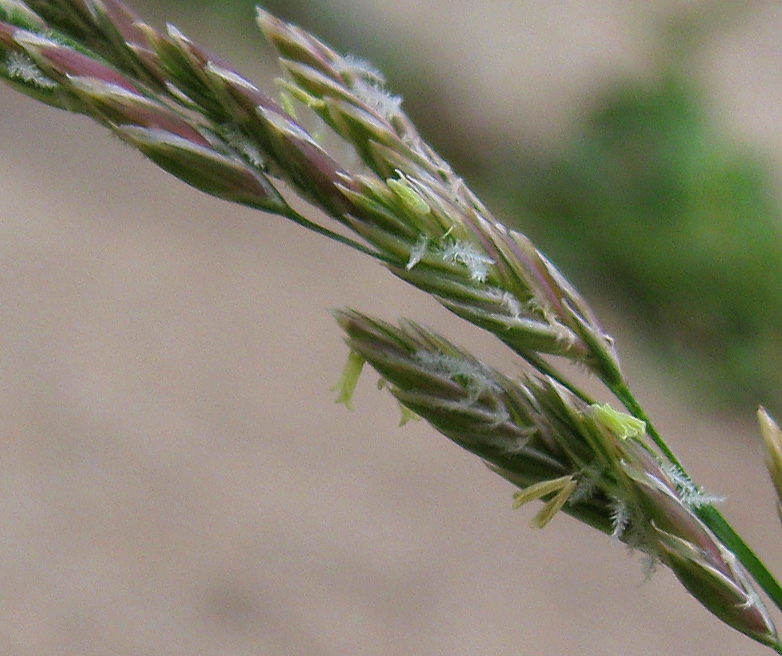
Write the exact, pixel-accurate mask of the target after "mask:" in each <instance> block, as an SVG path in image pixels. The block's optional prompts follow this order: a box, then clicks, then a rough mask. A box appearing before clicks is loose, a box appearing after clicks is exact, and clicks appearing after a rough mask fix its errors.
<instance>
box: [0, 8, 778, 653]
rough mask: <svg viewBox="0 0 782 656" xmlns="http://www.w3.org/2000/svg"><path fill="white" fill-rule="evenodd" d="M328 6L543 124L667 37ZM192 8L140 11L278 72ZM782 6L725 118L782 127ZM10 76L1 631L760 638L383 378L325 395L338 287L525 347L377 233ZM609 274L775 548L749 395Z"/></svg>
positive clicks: (378, 305) (696, 469) (544, 648)
mask: <svg viewBox="0 0 782 656" xmlns="http://www.w3.org/2000/svg"><path fill="white" fill-rule="evenodd" d="M329 4H333V11H334V12H341V13H342V14H344V15H345V16H346V17H348V16H350V15H352V13H356V14H357V15H359V16H360V17H363V18H362V20H365V21H370V20H371V21H374V23H375V24H376V25H381V26H382V29H383V30H384V31H398V33H399V37H398V38H399V41H400V43H402V44H404V47H405V48H408V47H413V46H414V45H416V44H417V45H418V46H419V47H420V48H421V56H436V57H437V58H438V60H439V62H440V63H439V64H438V68H439V69H440V70H441V71H442V75H443V79H444V80H450V82H448V88H449V89H450V90H451V93H452V98H451V102H456V100H454V99H458V98H462V99H464V104H463V105H462V106H459V105H457V110H456V113H459V112H461V113H463V114H464V116H465V125H468V124H469V123H470V122H475V123H478V124H480V127H479V129H482V130H486V131H487V133H489V132H491V133H500V132H501V131H507V132H506V134H507V139H508V140H512V139H514V138H515V136H514V125H518V124H522V123H523V124H524V125H525V126H528V125H530V123H531V122H533V123H534V122H537V123H538V125H539V128H538V129H537V133H538V134H539V135H540V139H541V140H542V141H546V140H548V139H557V138H558V135H559V134H560V133H561V132H563V131H566V130H568V129H569V125H570V122H571V121H572V120H573V116H572V112H571V111H570V109H571V108H572V107H577V106H578V103H579V102H581V101H582V100H583V98H582V96H583V95H584V94H586V93H587V92H588V89H590V88H591V87H592V85H593V84H594V83H596V82H599V80H600V79H601V76H604V75H605V74H606V72H607V71H610V70H615V69H616V68H619V69H621V68H622V67H628V68H629V69H633V68H634V67H638V68H642V67H643V66H644V61H645V59H644V58H645V57H646V56H647V55H648V52H647V47H648V39H647V37H646V30H647V29H648V21H649V20H651V19H650V15H651V14H650V12H648V11H646V10H644V9H643V8H642V7H641V6H642V5H644V4H645V3H627V6H623V3H619V4H617V3H610V2H586V1H584V2H580V1H573V2H563V3H552V4H551V5H550V6H549V5H548V3H540V6H539V5H538V3H527V2H518V3H515V2H499V1H496V2H482V3H469V2H463V1H462V2H456V1H453V0H452V1H451V2H445V1H440V2H421V3H391V4H386V5H378V6H375V5H374V4H372V3H359V2H356V3H355V7H354V8H352V9H351V8H350V3H349V2H347V1H346V0H343V1H342V2H336V1H335V2H333V3H328V2H325V1H324V2H321V3H319V5H320V6H321V7H324V6H328V5H329ZM544 4H545V5H547V8H546V9H543V8H542V5H544ZM679 4H682V3H679ZM689 4H690V5H692V4H694V3H689ZM677 6H679V5H678V4H677V3H673V2H671V3H667V4H666V3H660V6H659V7H658V8H657V9H658V10H659V11H668V10H670V11H674V10H675V9H676V8H677ZM478 7H480V10H479V9H478ZM139 8H140V9H143V7H141V6H139ZM321 10H322V9H321ZM172 11H173V10H172ZM176 11H177V12H179V13H172V12H170V13H168V14H166V15H162V14H161V12H160V11H157V10H156V11H153V13H152V16H153V18H156V19H157V20H158V23H157V24H158V25H160V24H161V19H168V20H171V21H172V22H174V23H176V24H177V25H179V26H180V27H182V28H183V29H185V30H186V31H187V32H189V33H190V34H191V35H192V36H193V37H195V38H197V39H198V40H200V41H202V42H205V43H206V44H207V45H209V46H210V47H211V48H212V49H214V50H218V51H220V52H222V53H224V54H226V55H228V56H229V58H231V59H233V60H234V61H238V62H239V63H240V64H241V65H242V66H243V68H244V70H249V72H250V74H253V73H256V74H263V73H262V72H261V67H260V65H259V64H258V62H257V61H254V58H255V57H258V56H259V55H258V54H256V53H253V52H250V51H246V50H243V49H242V48H243V46H242V44H241V43H239V42H238V41H239V40H238V39H233V38H231V37H232V35H231V34H230V33H229V32H227V31H221V27H220V24H219V15H215V14H214V13H209V12H207V11H206V10H204V13H203V14H201V15H199V14H194V13H193V12H192V11H186V10H185V9H181V10H179V9H177V10H176ZM248 20H249V17H248ZM645 21H646V22H645ZM357 29H360V25H359V27H358V28H357ZM781 31H782V14H781V13H780V12H779V10H778V8H776V5H775V4H768V5H764V4H759V5H758V6H757V8H756V9H755V10H753V12H751V13H750V15H749V16H748V17H747V18H745V19H744V20H743V21H742V22H741V23H740V24H737V26H736V27H735V29H734V30H728V31H727V32H726V33H725V34H723V36H722V38H721V40H720V42H719V43H714V44H711V45H709V46H708V47H706V48H705V49H704V53H705V54H704V57H703V62H702V65H703V70H704V74H705V79H707V80H708V81H709V84H710V85H711V87H710V88H711V89H712V92H713V94H714V97H715V98H717V99H719V102H718V103H716V104H715V116H716V117H717V118H718V119H719V118H720V117H721V118H722V119H723V120H726V121H729V122H730V125H732V127H733V128H734V129H735V130H736V131H737V134H740V136H741V137H742V138H745V139H749V140H751V141H753V142H754V143H756V144H759V145H763V147H765V148H766V149H768V152H769V153H770V155H771V156H773V155H774V151H776V153H782V136H780V135H781V134H782V133H780V131H779V130H778V126H779V125H780V124H782V109H780V108H782V102H780V101H781V100H782V64H780V61H782V59H780V54H782V53H781V52H780V45H779V41H778V38H777V36H778V34H779V33H780V32H781ZM465 43H470V44H471V45H476V47H477V51H476V50H473V49H472V47H469V48H468V47H466V46H465V45H464V44H465ZM370 45H371V44H370ZM257 53H263V56H264V57H267V56H268V51H265V50H262V49H260V48H259V50H258V51H257ZM360 54H362V55H366V56H369V57H371V55H372V53H371V51H369V52H362V53H360ZM443 84H444V83H443ZM495 93H496V95H493V94H495ZM0 94H2V95H1V96H0V143H1V144H2V146H1V148H2V151H1V152H2V157H0V308H2V314H0V372H2V375H1V376H0V435H1V437H0V654H3V655H5V654H9V655H14V656H17V655H18V656H28V655H29V656H33V655H36V656H37V655H41V654H47V655H51V656H53V655H59V654H62V655H74V656H75V655H79V656H86V655H93V654H94V655H106V654H123V655H126V654H127V655H129V654H172V655H174V654H182V655H185V654H186V655H188V656H196V655H201V654H203V655H207V654H221V655H228V654H243V655H244V654H302V655H312V656H321V655H322V656H331V655H348V654H351V655H352V654H379V655H387V656H396V655H402V654H404V655H407V654H448V655H451V656H458V655H468V654H481V655H486V656H490V655H500V654H502V655H504V654H538V655H549V654H550V655H554V654H604V655H611V654H616V655H620V654H621V655H629V654H632V655H638V656H641V655H650V656H651V655H658V654H677V653H682V652H684V651H686V652H687V653H688V654H690V655H692V656H695V655H707V654H708V655H709V656H712V655H714V654H746V655H752V654H758V655H759V654H763V653H765V652H766V650H764V649H762V648H760V647H758V646H755V645H754V643H751V642H750V641H748V640H747V639H745V638H743V637H742V636H740V635H739V634H737V633H735V632H734V631H732V630H731V629H728V628H726V627H724V626H723V625H721V624H720V623H719V622H717V621H716V620H715V619H713V618H712V617H711V616H710V615H709V614H708V613H707V612H706V611H705V610H703V609H702V608H701V607H700V606H699V605H698V604H697V603H696V602H694V601H693V600H692V599H690V598H689V597H688V596H687V594H686V593H685V592H684V591H683V590H682V589H681V587H680V586H679V585H678V583H677V582H676V581H675V580H674V579H673V577H672V576H671V575H670V574H668V573H667V572H665V571H660V572H658V573H657V574H656V575H655V576H654V577H653V578H652V579H651V580H650V581H646V582H644V574H643V572H642V568H641V566H640V564H639V563H638V561H637V559H633V558H630V557H628V556H627V554H626V553H625V551H624V549H623V548H622V547H621V546H619V545H617V544H614V543H612V542H611V540H610V539H609V538H607V537H605V536H602V535H600V534H597V533H595V532H594V531H591V530H589V529H587V528H585V527H583V526H581V525H579V524H577V523H576V522H574V521H573V520H570V519H568V518H566V517H564V516H563V517H558V518H557V519H556V520H555V521H554V522H553V524H552V525H551V526H549V527H548V528H547V529H545V530H544V531H534V530H531V529H530V528H529V527H528V526H527V523H528V521H529V519H530V517H531V515H532V513H533V512H534V509H533V508H529V509H524V510H521V511H516V512H514V511H512V510H511V494H512V491H513V490H512V488H511V487H510V486H509V485H508V484H507V483H505V482H503V481H502V480H500V479H498V478H497V477H495V476H493V475H492V474H491V473H490V472H489V471H488V470H486V468H485V467H484V466H483V465H482V464H481V463H480V462H479V461H477V460H476V459H475V458H473V457H471V456H469V455H468V454H465V453H463V452H461V451H460V450H458V449H457V448H455V447H454V446H452V445H450V444H449V443H448V442H447V441H446V440H445V439H444V438H441V437H439V436H438V435H436V434H434V432H433V431H432V430H429V429H428V428H427V427H426V426H424V425H421V424H420V423H414V424H412V425H410V424H409V425H407V426H405V427H404V428H403V429H400V428H399V427H398V425H397V424H398V421H399V412H398V409H397V408H396V407H395V406H394V404H393V403H392V402H391V401H390V400H389V398H388V397H387V395H385V394H384V393H379V392H377V390H375V389H374V380H373V377H372V375H369V376H367V377H366V379H365V380H364V381H363V384H362V386H361V387H360V390H359V393H358V397H357V399H356V404H355V405H356V411H355V412H349V411H347V410H346V409H345V408H343V407H341V406H336V405H334V394H333V392H331V391H330V390H329V388H330V387H331V386H332V385H333V383H334V382H335V381H336V379H337V378H338V375H339V372H340V369H341V367H342V364H343V361H344V358H345V356H346V349H345V348H344V346H343V344H342V342H341V337H340V333H339V331H338V330H337V328H336V327H335V325H334V322H333V321H332V320H331V318H330V316H329V315H328V313H327V308H330V307H340V306H344V305H350V306H352V307H355V308H357V309H360V310H362V311H366V312H369V313H374V314H378V315H380V316H382V317H384V318H387V319H395V318H396V317H399V316H407V317H411V318H414V319H417V320H420V321H423V322H425V323H429V324H431V325H434V326H437V327H440V328H441V329H442V330H444V331H445V332H446V334H447V335H448V336H449V337H451V338H453V339H454V340H455V341H456V342H458V343H463V344H465V345H467V346H472V345H477V346H476V350H478V351H479V352H480V353H482V354H484V355H486V356H487V357H489V358H491V359H493V360H494V361H495V362H504V363H505V366H506V368H509V370H511V371H512V367H513V364H512V363H508V361H507V357H506V356H505V355H504V353H503V350H502V349H501V348H499V347H498V346H496V345H494V344H492V343H491V341H489V340H487V339H486V338H483V337H481V336H480V335H478V334H477V332H476V331H473V330H469V329H467V328H465V327H463V326H460V325H459V324H458V323H456V322H455V321H454V320H452V319H450V318H448V317H447V316H446V315H445V313H444V312H443V311H442V310H440V309H438V308H437V307H436V305H434V304H433V303H430V302H428V301H427V299H425V298H423V297H422V295H420V294H417V293H416V292H414V291H413V290H409V289H407V288H406V287H405V286H404V285H403V284H401V283H398V282H397V281H395V280H394V279H392V278H391V277H390V275H387V274H386V273H384V271H383V270H382V269H381V268H380V267H378V266H376V265H375V264H374V263H373V262H371V261H369V260H368V259H367V258H362V257H360V256H357V255H355V254H353V253H351V252H348V251H347V250H346V249H345V248H342V247H339V246H337V245H334V244H331V243H328V242H327V241H325V240H324V239H322V238H320V237H317V236H314V235H310V234H308V233H306V232H304V231H303V230H302V229H300V228H297V227H296V226H293V225H288V224H286V223H285V222H284V221H283V220H282V219H278V218H275V217H270V216H266V215H262V214H259V213H257V212H252V211H249V210H246V209H242V208H238V207H234V206H230V205H227V204H224V203H221V202H219V201H216V200H214V199H211V198H208V197H206V196H204V195H203V194H201V193H199V192H197V191H194V190H192V189H190V188H188V187H186V186H185V185H183V184H181V183H179V182H178V181H176V180H174V179H173V178H171V177H170V176H168V175H166V174H162V173H160V172H159V171H158V170H156V169H155V168H154V166H152V165H151V164H149V163H148V162H146V161H144V160H143V159H142V157H141V156H140V155H138V154H136V153H135V152H133V151H131V150H130V149H128V148H126V147H124V146H123V145H122V144H120V143H119V142H118V141H117V140H114V139H112V138H110V137H109V136H108V135H107V133H106V132H105V131H104V130H102V129H100V128H98V127H97V126H94V125H92V124H91V123H90V121H89V120H87V119H85V118H81V117H76V116H71V115H67V114H65V113H62V112H58V111H56V110H54V109H50V108H47V107H44V106H40V105H38V104H36V103H35V102H34V101H32V100H29V99H27V98H25V97H23V96H20V95H17V94H15V93H14V92H12V91H11V90H9V89H5V88H4V89H3V90H2V91H0ZM490 94H491V95H490ZM509 117H513V118H512V120H508V118H509ZM499 121H501V122H502V125H503V127H502V128H500V127H497V126H498V125H499V123H497V122H499ZM455 129H457V128H455ZM455 138H458V135H455ZM780 170H782V168H780ZM780 179H782V178H780ZM596 302H598V303H599V305H600V306H601V307H603V308H605V310H606V312H607V317H608V319H607V323H608V324H609V327H610V329H612V330H613V331H614V333H615V334H616V335H617V337H618V340H619V348H620V353H622V354H623V358H624V364H625V368H626V369H627V371H628V372H629V375H630V378H631V380H632V382H633V383H634V386H635V389H636V390H637V391H638V393H639V396H640V397H641V399H642V401H643V402H644V403H646V404H647V406H648V410H649V411H650V413H651V414H652V416H653V417H656V418H657V421H658V424H659V428H660V429H661V430H662V432H663V433H664V434H665V435H668V436H670V441H671V443H672V444H673V446H674V448H675V449H676V451H677V452H679V453H680V455H681V456H682V458H683V460H684V462H685V463H689V464H690V466H691V469H692V473H693V474H694V475H695V476H696V477H697V479H698V480H699V481H700V482H702V483H703V484H705V485H707V486H708V487H709V488H710V489H711V490H713V491H715V492H719V493H722V494H725V495H726V496H727V497H728V501H727V503H726V504H725V506H724V511H725V513H726V514H727V515H728V516H729V517H730V518H731V519H733V520H735V525H736V526H737V528H738V529H739V530H740V531H741V532H743V533H744V534H745V535H746V537H747V538H748V540H749V541H750V542H751V543H752V544H753V545H755V546H756V547H757V550H758V551H759V553H760V554H761V555H762V556H763V557H764V558H766V559H767V560H768V562H769V564H770V565H771V566H772V567H773V568H775V569H776V571H782V553H780V549H779V544H780V542H779V535H780V533H779V530H780V527H779V526H778V524H777V520H776V517H775V515H774V513H773V499H772V494H771V491H770V485H769V484H768V483H767V480H766V474H765V470H764V466H763V457H762V453H761V449H760V445H759V440H758V438H757V436H756V430H755V427H754V425H753V423H752V417H751V416H750V415H749V414H748V415H747V416H740V417H737V418H736V417H733V418H731V417H726V416H725V415H723V416H708V415H704V414H703V413H702V412H701V411H700V410H698V409H697V405H693V404H692V402H687V403H684V402H682V401H680V400H679V399H678V398H677V396H678V388H677V387H672V386H671V385H670V383H669V382H668V381H667V380H666V378H665V376H662V375H660V374H658V373H656V372H658V371H659V370H658V369H656V368H655V367H654V365H653V364H652V363H651V362H650V360H649V356H648V355H647V354H646V353H645V352H643V351H639V349H637V348H636V347H635V345H634V340H633V338H632V337H630V336H629V335H631V334H632V333H630V332H629V331H628V328H627V326H625V325H623V323H622V321H621V319H620V315H619V313H613V312H612V311H611V310H612V308H611V303H610V299H596ZM672 389H675V390H676V393H675V394H672V393H671V390H672Z"/></svg>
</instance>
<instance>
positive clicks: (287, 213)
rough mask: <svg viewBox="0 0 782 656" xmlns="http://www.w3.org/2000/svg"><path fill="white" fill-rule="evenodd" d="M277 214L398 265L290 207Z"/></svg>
mask: <svg viewBox="0 0 782 656" xmlns="http://www.w3.org/2000/svg"><path fill="white" fill-rule="evenodd" d="M260 209H265V208H260ZM265 211H268V209H265ZM279 214H280V215H281V216H284V217H285V218H286V219H290V220H291V221H293V222H294V223H298V224H299V225H300V226H302V227H303V228H307V230H312V231H313V232H316V233H318V234H319V235H323V236H324V237H328V238H329V239H333V240H334V241H336V242H339V243H340V244H344V245H345V246H349V247H350V248H352V249H353V250H356V251H358V252H360V253H364V255H369V256H370V257H372V258H374V259H376V260H380V261H381V262H383V263H384V264H391V265H394V266H398V265H399V261H398V260H396V259H395V258H392V257H389V256H388V255H385V254H383V253H379V252H378V251H375V250H372V249H371V248H369V247H368V246H365V245H364V244H362V243H360V242H357V241H356V240H355V239H351V238H350V237H346V236H345V235H341V234H339V233H338V232H334V231H333V230H329V229H328V228H324V227H323V226H322V225H319V224H317V223H315V222H314V221H310V220H309V219H308V218H306V217H304V216H302V215H301V214H299V213H298V212H297V211H296V210H294V209H293V208H291V207H286V208H285V210H284V211H280V212H279Z"/></svg>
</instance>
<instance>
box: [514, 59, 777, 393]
mask: <svg viewBox="0 0 782 656" xmlns="http://www.w3.org/2000/svg"><path fill="white" fill-rule="evenodd" d="M772 190H773V186H772V184H771V178H770V173H769V168H768V166H767V165H765V164H764V163H763V162H762V161H761V160H760V159H759V158H758V157H757V156H755V155H754V154H752V153H751V152H749V151H748V150H747V149H746V148H742V147H741V146H738V145H736V144H733V143H731V142H730V141H729V140H728V139H726V138H725V137H724V136H722V135H720V134H719V132H718V131H717V129H716V128H715V125H714V123H713V121H712V120H710V117H709V116H708V113H707V111H706V107H705V103H704V101H703V99H702V98H701V96H700V95H699V93H698V91H697V88H696V86H695V85H694V84H693V83H692V82H691V81H690V80H688V78H686V77H684V76H679V75H676V74H675V73H669V74H667V75H664V76H662V78H661V79H660V80H659V81H657V82H649V83H646V84H641V83H637V84H632V85H624V86H620V87H616V88H615V89H613V90H612V91H610V92H609V93H607V94H606V95H604V96H603V97H602V98H601V100H600V102H599V103H598V104H597V106H596V108H595V109H594V110H593V111H592V113H591V114H590V115H589V116H587V117H586V118H585V121H584V123H583V127H582V129H581V131H580V133H579V134H578V135H577V136H576V137H575V139H574V140H573V143H572V144H571V146H570V147H569V148H568V150H567V152H565V153H564V154H562V155H560V156H557V157H553V158H552V159H551V161H549V162H548V163H546V164H545V165H544V166H542V167H540V169H539V170H538V171H537V172H536V173H534V174H532V175H530V176H527V177H526V178H525V179H524V180H523V181H522V183H521V184H520V185H519V187H518V189H517V190H516V193H517V197H516V199H515V200H516V202H517V203H518V204H519V205H521V206H523V207H524V208H525V209H526V210H527V211H529V212H531V213H532V215H533V216H535V217H536V219H537V226H536V232H537V233H538V235H539V237H540V239H541V240H542V241H543V242H545V244H546V247H547V249H548V251H549V253H550V254H551V255H552V256H553V257H554V259H555V260H556V261H557V262H560V263H561V264H563V265H564V267H565V269H566V270H569V271H571V272H573V271H576V272H581V274H582V277H588V278H589V279H590V280H591V282H592V283H593V284H596V285H599V286H600V287H601V288H602V290H603V292H604V294H603V298H604V299H612V300H613V299H615V298H617V296H618V297H619V298H620V299H621V305H620V304H616V309H617V311H618V312H621V313H622V314H623V315H625V316H629V317H631V318H632V320H633V323H634V325H636V326H637V327H638V328H639V330H640V331H641V332H642V333H643V334H644V335H645V336H646V337H647V338H649V339H651V340H652V342H653V346H654V348H655V349H656V350H657V351H658V353H661V354H662V355H663V356H664V358H665V359H667V360H669V362H668V363H667V368H668V370H669V373H675V372H677V371H678V372H679V373H681V372H685V371H689V372H691V374H692V377H693V378H694V380H695V382H697V383H698V384H699V386H701V387H702V388H704V391H707V392H709V394H708V395H707V396H708V397H711V398H713V399H714V400H715V401H716V402H717V403H720V404H725V403H728V404H730V405H732V406H735V405H736V404H743V403H745V402H748V403H752V404H757V403H759V402H763V403H767V404H769V405H770V406H772V407H776V408H779V407H780V398H779V390H780V389H782V340H780V338H779V336H778V335H777V332H776V330H777V328H778V327H781V326H782V298H781V297H780V295H779V286H780V282H782V215H781V213H780V210H779V207H778V205H777V202H776V199H775V198H774V196H773V191H772ZM577 277H578V276H577ZM691 382H692V381H687V384H688V385H689V384H691Z"/></svg>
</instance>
